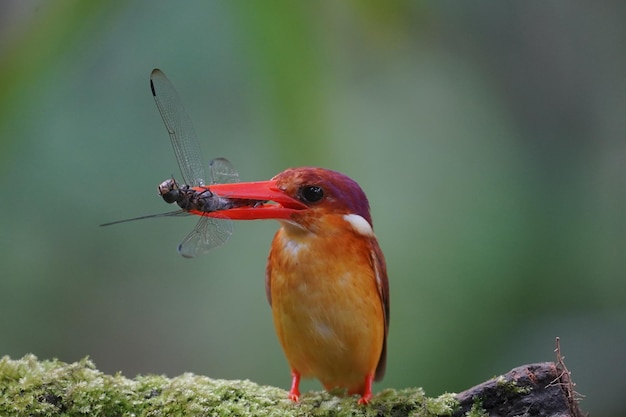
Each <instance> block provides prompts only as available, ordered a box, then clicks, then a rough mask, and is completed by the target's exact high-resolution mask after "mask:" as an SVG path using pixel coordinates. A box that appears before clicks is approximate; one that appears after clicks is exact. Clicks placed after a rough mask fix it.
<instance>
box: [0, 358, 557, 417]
mask: <svg viewBox="0 0 626 417" xmlns="http://www.w3.org/2000/svg"><path fill="white" fill-rule="evenodd" d="M539 365H542V364H539ZM548 365H551V366H552V368H554V367H555V365H554V364H548ZM507 375H509V374H507ZM507 375H505V376H502V377H499V378H500V379H498V378H494V379H493V380H491V381H493V384H491V385H490V388H489V389H491V390H492V391H493V393H494V394H496V397H501V398H502V399H505V400H506V401H511V400H512V399H514V398H516V397H521V398H524V397H528V396H532V395H533V392H534V389H533V388H529V387H524V386H520V385H519V384H518V383H517V382H515V381H513V382H511V380H510V378H508V377H507ZM531 382H532V381H531ZM494 387H495V388H494ZM542 388H545V389H551V388H554V389H557V390H559V389H560V386H559V385H558V384H553V385H552V387H547V388H546V387H542ZM466 392H469V391H466ZM468 398H469V400H468ZM468 401H469V402H468ZM484 405H485V398H482V397H481V393H480V392H475V393H473V394H471V396H470V397H467V396H465V397H463V395H462V394H459V395H458V396H457V395H455V394H443V395H441V396H439V397H437V398H428V397H426V396H425V395H424V392H423V390H422V389H420V388H411V389H403V390H392V389H387V390H383V391H382V392H380V393H378V394H377V395H375V396H374V398H373V399H372V401H371V402H370V404H369V405H367V406H363V405H359V404H357V397H338V396H335V395H332V394H329V393H326V392H311V393H305V394H304V395H303V396H302V399H301V401H300V402H299V403H298V404H294V403H292V402H291V401H289V400H288V399H287V393H286V392H285V391H283V390H281V389H278V388H273V387H267V386H260V385H257V384H254V383H253V382H250V381H224V380H216V379H211V378H207V377H204V376H198V375H194V374H183V375H181V376H178V377H175V378H166V377H164V376H158V375H147V376H138V377H136V378H134V379H128V378H126V377H124V376H122V375H121V374H116V375H106V374H104V373H102V372H100V371H98V370H97V369H96V367H95V366H94V364H93V362H91V361H90V360H89V359H88V358H85V359H83V360H81V361H79V362H75V363H71V364H67V363H63V362H60V361H58V360H52V361H39V360H37V358H36V357H35V356H33V355H26V356H24V357H23V358H21V359H17V360H12V359H10V358H9V357H7V356H5V357H3V358H2V359H0V415H1V416H7V417H8V416H16V417H22V416H120V417H121V416H168V417H169V416H221V415H229V416H233V415H236V416H336V417H339V416H416V417H417V416H452V415H474V416H477V415H484V414H483V413H484V411H485V410H484V408H483V407H484ZM562 415H567V414H562Z"/></svg>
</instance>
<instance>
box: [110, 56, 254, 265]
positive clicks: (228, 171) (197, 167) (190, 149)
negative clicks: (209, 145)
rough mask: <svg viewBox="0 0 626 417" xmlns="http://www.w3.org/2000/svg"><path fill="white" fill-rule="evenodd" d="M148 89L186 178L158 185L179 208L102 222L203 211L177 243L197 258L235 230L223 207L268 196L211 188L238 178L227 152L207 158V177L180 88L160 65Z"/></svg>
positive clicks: (182, 251)
mask: <svg viewBox="0 0 626 417" xmlns="http://www.w3.org/2000/svg"><path fill="white" fill-rule="evenodd" d="M150 90H151V91H152V96H153V97H154V101H155V103H156V106H157V109H158V110H159V113H160V114H161V118H162V119H163V123H164V124H165V128H166V129H167V132H168V133H169V136H170V141H171V142H172V147H173V148H174V154H175V155H176V161H177V163H178V167H179V168H180V172H181V174H182V177H183V180H184V184H179V183H178V182H177V181H176V180H175V179H174V178H169V179H167V180H165V181H163V182H162V183H161V184H160V185H159V186H158V190H159V194H160V195H161V197H162V198H163V200H164V201H165V202H167V203H169V204H172V203H177V204H178V206H179V207H180V210H176V211H171V212H167V213H160V214H150V215H147V216H140V217H135V218H132V219H125V220H118V221H114V222H110V223H104V224H101V226H110V225H113V224H118V223H124V222H129V221H134V220H141V219H149V218H154V217H170V216H186V215H191V214H195V215H199V216H200V219H199V220H198V223H197V224H196V226H195V227H194V228H193V230H192V231H191V232H190V233H189V234H188V235H187V236H186V237H185V238H184V239H183V240H182V241H181V242H180V244H179V245H178V253H180V254H181V255H182V256H183V257H185V258H194V257H196V256H198V255H202V254H205V253H207V252H209V251H210V250H212V249H214V248H216V247H218V246H221V245H223V244H224V243H226V242H227V241H228V239H229V238H230V236H231V235H232V233H233V223H232V220H230V219H228V218H226V217H225V216H221V215H220V214H219V211H220V210H228V209H232V208H234V207H243V206H258V205H262V204H263V203H264V201H258V200H244V199H233V198H228V197H221V196H219V195H217V194H215V193H213V192H212V191H211V187H210V185H211V184H228V183H235V182H239V173H238V172H237V170H236V169H235V167H234V166H233V165H232V164H231V163H230V161H228V160H227V159H226V158H216V159H213V160H212V161H211V162H210V163H209V171H208V172H209V176H208V178H207V176H206V175H205V170H204V165H203V162H202V156H201V155H202V154H201V152H200V143H199V142H198V138H197V136H196V132H195V130H194V128H193V124H192V122H191V118H190V117H189V115H188V114H187V112H186V111H185V108H184V107H183V105H182V101H181V100H180V97H179V96H178V93H177V92H176V89H175V88H174V86H173V85H172V83H171V82H170V80H169V79H168V78H167V77H166V76H165V74H164V73H163V72H162V71H161V70H159V69H158V68H155V69H154V70H152V73H151V74H150ZM207 179H208V181H207Z"/></svg>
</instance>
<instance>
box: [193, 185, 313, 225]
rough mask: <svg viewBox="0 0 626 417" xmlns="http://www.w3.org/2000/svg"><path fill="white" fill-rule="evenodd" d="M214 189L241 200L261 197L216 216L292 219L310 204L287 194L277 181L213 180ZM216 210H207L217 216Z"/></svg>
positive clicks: (227, 196)
mask: <svg viewBox="0 0 626 417" xmlns="http://www.w3.org/2000/svg"><path fill="white" fill-rule="evenodd" d="M208 188H209V190H211V192H213V193H215V194H217V195H218V196H220V197H226V198H231V199H241V200H258V202H259V203H258V204H250V205H243V206H241V207H234V208H230V209H226V210H220V211H217V212H213V213H216V214H215V216H225V217H228V218H229V219H233V220H259V219H289V218H291V215H292V214H294V213H298V212H299V211H301V210H304V209H307V208H308V207H307V206H306V205H305V204H303V203H302V202H301V201H299V200H296V199H295V198H292V197H290V196H288V195H287V194H285V192H284V191H283V190H281V189H279V188H278V187H277V186H276V181H273V180H269V181H255V182H236V183H232V184H212V185H209V186H208ZM213 213H194V214H200V215H202V214H204V215H208V216H210V217H213V216H212V214H213Z"/></svg>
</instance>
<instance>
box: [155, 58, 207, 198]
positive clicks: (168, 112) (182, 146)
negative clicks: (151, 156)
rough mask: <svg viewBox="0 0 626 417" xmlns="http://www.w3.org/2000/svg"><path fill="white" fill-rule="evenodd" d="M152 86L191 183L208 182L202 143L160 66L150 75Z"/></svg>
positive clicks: (187, 181) (181, 169) (187, 179)
mask: <svg viewBox="0 0 626 417" xmlns="http://www.w3.org/2000/svg"><path fill="white" fill-rule="evenodd" d="M150 89H151V90H152V95H153V96H154V101H155V102H156V105H157V108H158V109H159V113H161V118H162V119H163V123H165V127H166V128H167V132H168V133H169V134H170V139H171V141H172V147H173V148H174V153H175V154H176V161H177V162H178V167H179V168H180V172H181V173H182V174H183V179H184V180H185V183H186V184H187V185H191V186H196V185H205V178H206V176H205V173H204V167H203V162H202V156H201V155H202V154H201V152H200V143H199V142H198V137H197V136H196V132H195V130H194V128H193V124H192V123H191V118H190V117H189V115H188V114H187V112H186V111H185V108H184V107H183V104H182V102H181V100H180V97H178V93H177V92H176V89H175V88H174V86H173V85H172V83H171V82H170V80H168V79H167V77H166V76H165V74H163V72H161V70H159V69H154V70H153V71H152V74H150Z"/></svg>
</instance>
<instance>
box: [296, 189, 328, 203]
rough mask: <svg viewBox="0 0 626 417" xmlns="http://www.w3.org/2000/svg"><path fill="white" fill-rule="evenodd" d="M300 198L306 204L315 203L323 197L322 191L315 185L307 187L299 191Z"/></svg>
mask: <svg viewBox="0 0 626 417" xmlns="http://www.w3.org/2000/svg"><path fill="white" fill-rule="evenodd" d="M300 197H301V198H302V200H304V201H305V202H307V203H316V202H318V201H320V200H321V199H322V197H324V190H323V189H322V187H319V186H317V185H307V186H306V187H302V188H301V189H300Z"/></svg>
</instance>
